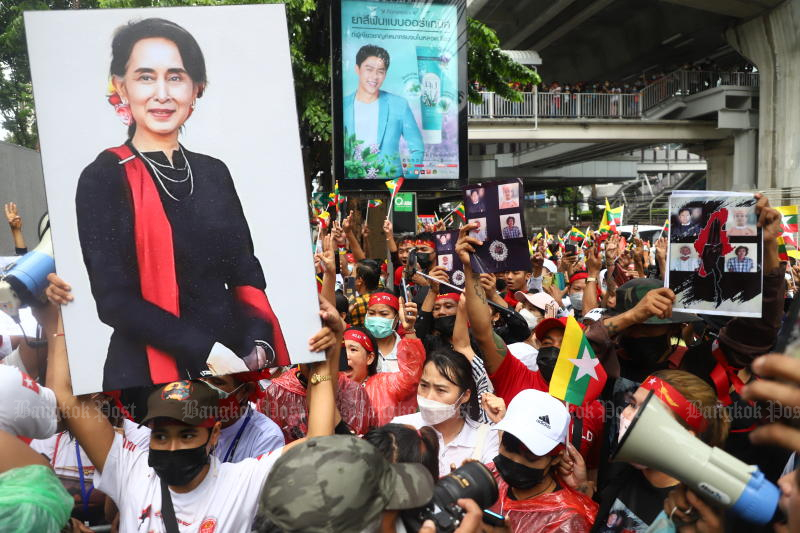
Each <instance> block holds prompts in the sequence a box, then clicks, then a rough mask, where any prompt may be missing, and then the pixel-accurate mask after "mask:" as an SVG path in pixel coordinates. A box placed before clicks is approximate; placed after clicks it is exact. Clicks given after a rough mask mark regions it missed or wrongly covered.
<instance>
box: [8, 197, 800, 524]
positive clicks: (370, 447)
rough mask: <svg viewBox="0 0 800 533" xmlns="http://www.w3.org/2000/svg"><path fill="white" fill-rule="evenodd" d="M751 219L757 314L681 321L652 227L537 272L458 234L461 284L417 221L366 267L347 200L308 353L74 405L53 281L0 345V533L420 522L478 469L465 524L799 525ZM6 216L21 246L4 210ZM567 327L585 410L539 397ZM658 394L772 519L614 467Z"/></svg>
mask: <svg viewBox="0 0 800 533" xmlns="http://www.w3.org/2000/svg"><path fill="white" fill-rule="evenodd" d="M756 209H757V213H758V217H759V218H758V226H759V227H760V228H761V229H762V231H763V239H764V247H763V250H764V252H763V254H762V257H761V258H760V261H761V263H760V268H761V270H762V271H763V274H764V277H763V304H762V312H761V317H760V318H742V317H736V318H731V317H723V316H708V315H695V314H688V313H678V312H673V311H672V307H673V302H674V298H675V294H674V293H673V292H672V291H671V290H670V289H669V288H665V287H664V286H663V285H664V284H663V281H662V279H663V276H664V272H665V270H666V260H667V254H666V250H667V242H666V239H664V238H661V239H659V240H658V241H656V242H655V243H654V246H653V248H652V249H651V248H650V247H649V246H648V243H643V242H642V241H641V240H638V239H635V238H634V239H631V242H629V243H628V242H625V241H624V239H623V238H622V237H621V236H620V235H618V234H612V235H610V236H608V237H607V238H604V239H600V238H596V239H594V240H593V241H592V242H591V244H589V245H587V246H574V245H572V246H570V245H566V246H565V245H564V244H563V243H561V242H559V241H560V239H555V240H553V241H552V242H548V241H546V240H544V239H542V238H538V239H534V240H533V241H532V242H531V257H530V266H529V268H527V269H525V270H521V271H512V272H505V273H497V274H486V273H481V274H479V273H477V272H475V271H473V270H472V267H471V253H472V252H474V250H475V248H476V247H477V246H479V245H480V244H481V243H480V241H478V240H476V239H475V238H473V237H470V236H469V232H470V230H472V229H474V228H475V226H474V225H472V224H468V225H465V226H463V227H461V229H460V232H459V237H458V241H457V243H456V244H455V254H456V255H457V256H458V258H459V259H460V260H461V262H462V263H463V268H464V274H465V276H466V282H465V283H464V289H463V292H461V291H454V290H453V289H452V286H451V285H450V284H449V283H448V275H447V272H446V271H445V269H444V268H443V267H441V266H438V262H437V257H436V246H435V239H434V235H433V234H432V233H431V232H430V231H423V232H421V233H418V234H415V235H408V234H403V235H400V234H395V232H394V228H393V226H392V223H391V222H390V221H388V220H387V221H385V222H384V223H383V228H382V229H383V236H384V237H385V240H386V248H387V249H388V258H386V259H385V258H383V257H375V254H370V250H369V247H368V246H367V243H368V240H369V239H367V237H368V236H369V232H368V230H366V229H364V230H359V229H358V226H357V225H356V223H355V218H356V217H354V214H353V213H352V212H351V213H350V214H349V216H346V217H345V218H344V220H342V221H341V223H339V222H337V221H334V222H333V223H332V224H331V227H330V228H329V229H325V228H321V229H320V232H321V234H320V235H319V242H320V248H321V251H319V252H318V253H316V254H315V266H316V271H317V285H318V291H319V295H320V297H319V316H320V324H318V325H313V326H312V325H309V329H318V331H317V333H316V334H315V335H314V336H313V337H311V339H310V340H309V345H308V347H309V350H311V351H319V352H324V353H325V359H324V360H323V361H320V362H318V363H313V364H305V365H297V366H293V367H286V368H278V369H267V370H264V371H261V372H244V373H239V374H233V375H227V376H208V377H205V378H202V379H200V380H195V381H180V382H173V383H167V384H160V385H155V386H153V387H150V388H147V389H126V390H122V391H106V392H102V393H97V394H92V395H83V396H76V395H75V394H73V391H72V386H71V383H70V372H69V365H68V361H67V353H66V345H65V340H64V330H63V324H62V321H61V315H60V306H62V305H69V302H70V301H72V300H73V298H75V297H80V296H81V295H79V294H73V293H72V290H71V287H70V285H69V280H63V279H61V278H59V277H58V276H57V275H55V274H51V275H50V276H49V278H48V279H49V281H50V285H49V287H48V288H47V290H46V295H47V298H48V303H47V304H43V305H40V306H35V307H34V308H33V312H34V315H35V317H36V319H37V321H38V323H39V325H40V334H39V335H38V340H37V339H33V338H30V339H24V338H22V337H13V336H3V337H2V339H1V342H0V357H1V358H2V364H0V382H2V386H0V448H2V451H3V453H0V531H4V532H6V531H8V532H17V531H19V532H28V531H30V532H58V531H91V530H92V529H90V528H91V527H93V526H98V525H102V524H111V531H123V532H128V531H154V532H161V531H168V532H170V533H172V532H175V531H181V532H189V531H192V532H197V531H199V532H203V533H211V532H226V531H232V532H248V531H259V532H262V531H263V532H267V531H269V532H279V531H286V532H289V531H292V532H294V531H308V532H327V531H330V532H340V531H341V532H360V531H367V532H377V531H380V532H393V531H394V532H398V533H399V532H405V531H407V532H409V533H410V532H412V531H414V532H416V531H422V532H433V531H437V529H436V525H435V524H434V523H433V522H432V521H430V520H419V524H417V525H415V526H411V525H410V524H411V523H415V522H414V521H413V520H410V519H409V516H411V515H414V511H413V510H414V509H417V508H420V507H423V506H425V505H426V504H427V503H428V502H429V501H430V500H431V498H432V497H433V496H434V491H435V489H434V487H435V485H436V483H437V482H439V481H440V480H441V479H442V478H443V477H445V476H447V475H448V474H450V473H451V472H452V471H453V470H456V469H458V468H459V467H462V465H469V464H470V463H471V462H477V463H480V464H482V465H485V466H486V468H487V469H488V472H489V473H490V476H489V478H487V479H486V480H484V482H485V483H490V484H491V483H492V481H491V480H492V479H493V480H494V483H496V486H497V495H496V497H495V498H494V499H493V500H492V502H488V505H487V506H484V507H485V509H486V510H484V509H482V508H481V507H480V506H478V505H477V503H476V502H475V501H474V500H472V499H466V498H463V499H459V500H458V502H457V505H458V507H459V508H460V509H461V512H463V515H464V516H463V520H461V523H460V525H458V526H457V529H455V531H457V532H458V533H470V532H481V531H485V532H503V531H506V532H514V533H520V532H537V531H553V532H556V531H559V532H583V531H598V532H612V531H613V532H617V531H646V530H648V528H649V527H650V526H652V525H653V524H654V523H655V522H656V520H657V518H658V517H659V516H660V515H661V516H664V515H666V516H667V517H668V521H669V522H670V523H671V524H672V525H673V529H672V530H677V531H681V532H684V533H688V532H709V533H711V532H723V531H726V532H727V531H748V532H756V531H770V530H773V528H774V529H775V530H776V531H790V532H800V476H798V472H797V468H796V466H797V463H796V460H795V457H796V456H795V454H794V453H793V452H796V451H798V450H800V431H798V429H795V427H796V426H797V419H796V416H797V414H798V410H800V359H797V358H795V357H792V356H790V355H783V354H777V353H771V352H773V350H774V346H775V343H776V340H777V339H778V336H779V332H781V331H782V330H787V331H791V330H792V329H793V328H795V326H796V325H795V324H794V323H793V322H792V321H791V320H788V319H787V316H788V314H787V310H789V309H790V305H791V303H792V301H793V299H794V297H795V295H796V286H797V283H798V281H800V279H798V278H800V269H798V267H797V266H796V265H794V264H792V265H789V264H787V263H785V262H781V261H779V255H778V244H777V238H778V236H780V235H781V232H782V230H781V226H780V222H781V215H780V213H779V212H778V211H776V210H775V209H774V208H772V207H771V206H770V205H769V202H768V200H767V199H766V198H765V197H762V196H760V195H757V208H756ZM5 213H6V216H7V218H8V222H9V225H10V228H11V230H12V235H13V237H14V246H15V248H16V251H17V253H19V254H24V253H25V252H26V247H25V243H24V240H22V237H21V225H22V221H21V218H20V216H19V213H18V212H17V208H16V206H14V205H13V204H7V205H6V206H5ZM562 278H563V279H564V280H565V284H564V286H563V287H559V284H558V283H556V282H555V280H556V279H562ZM283 281H284V282H288V281H290V280H283ZM294 281H296V282H298V283H299V282H302V280H294ZM308 281H309V283H310V282H312V280H308ZM568 317H574V318H575V319H577V320H578V322H579V324H580V328H581V329H582V331H583V334H584V335H585V338H586V340H587V341H588V343H589V344H590V346H591V347H592V349H593V351H594V353H595V354H596V356H597V357H598V358H599V360H600V363H601V365H602V368H603V370H604V372H605V374H607V376H608V378H607V381H606V383H605V386H604V388H603V390H602V392H601V393H600V394H599V395H598V396H595V397H591V398H587V399H586V401H585V402H584V404H583V405H572V404H565V403H564V402H563V401H561V400H558V399H556V398H555V397H554V396H552V395H550V394H549V392H548V391H549V386H550V381H551V379H552V378H553V375H554V369H555V365H556V361H557V359H558V354H559V350H560V348H561V346H562V342H564V337H565V329H566V327H567V324H568ZM794 355H795V356H796V355H797V354H794ZM720 375H721V376H722V378H720ZM653 383H659V384H661V386H662V388H667V389H668V390H669V391H670V394H671V395H672V396H671V397H669V396H668V397H666V398H665V397H664V396H663V395H659V394H660V393H658V391H657V390H656V388H655V387H654V386H653V385H652V384H653ZM650 391H653V393H654V394H655V395H656V396H657V397H658V398H660V399H661V400H662V401H664V402H665V403H666V404H669V402H670V401H672V400H675V399H679V401H680V402H682V404H684V405H690V406H692V410H691V412H690V414H687V411H686V410H680V409H673V410H672V411H670V412H671V413H672V416H673V417H674V418H675V420H676V421H677V423H678V424H680V425H681V426H682V427H684V428H685V429H686V430H688V431H690V432H691V433H692V434H693V435H694V436H695V437H696V438H697V439H699V440H700V441H702V442H703V443H706V444H708V445H711V446H718V447H720V448H724V449H725V450H726V451H727V452H728V453H730V454H732V455H733V456H734V457H736V458H738V459H740V460H741V461H743V462H745V463H747V464H751V465H757V466H758V468H759V469H760V470H761V472H763V473H764V475H765V476H766V478H767V479H769V480H771V481H772V482H774V483H776V484H778V486H779V487H780V489H781V494H782V496H781V500H780V510H779V511H778V513H777V514H776V515H775V517H774V518H773V520H772V522H771V523H770V524H768V525H765V526H757V525H754V524H751V523H748V521H747V517H746V516H744V517H741V516H735V515H733V514H732V513H731V512H730V511H725V510H724V509H722V508H720V507H717V506H715V505H713V504H711V503H709V501H708V499H706V498H703V497H701V496H699V495H698V494H695V493H694V492H693V491H692V490H691V489H689V488H687V486H686V485H684V484H683V483H681V481H680V480H678V479H676V478H674V477H672V476H671V475H670V474H668V473H665V472H661V471H658V470H655V469H653V468H650V467H648V466H646V465H638V464H629V463H625V462H613V461H612V460H611V459H612V457H613V456H614V454H615V452H616V450H617V444H618V441H619V440H620V438H621V437H622V436H623V435H624V434H625V432H626V431H627V429H628V427H629V425H630V424H631V421H632V420H633V419H634V417H635V416H636V413H637V410H638V409H639V407H640V406H641V405H642V404H643V403H644V402H645V400H646V398H647V396H648V394H649V393H650ZM187 402H189V404H190V405H191V408H187V405H189V404H187ZM776 406H780V407H782V408H783V409H778V410H776V409H775V407H776ZM654 438H656V437H654ZM687 452H688V451H687V450H671V453H673V454H675V456H676V458H677V459H675V460H680V456H681V454H683V453H687ZM487 515H490V516H494V517H498V516H499V517H501V518H500V519H495V520H494V521H493V520H490V519H487ZM414 516H416V515H414ZM423 518H424V517H423Z"/></svg>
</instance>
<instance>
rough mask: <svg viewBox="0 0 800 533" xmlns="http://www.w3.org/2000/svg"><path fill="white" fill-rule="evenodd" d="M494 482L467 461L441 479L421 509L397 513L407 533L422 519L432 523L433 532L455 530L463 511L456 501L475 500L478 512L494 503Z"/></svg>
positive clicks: (478, 465) (482, 468)
mask: <svg viewBox="0 0 800 533" xmlns="http://www.w3.org/2000/svg"><path fill="white" fill-rule="evenodd" d="M497 497H498V492H497V481H495V479H494V476H493V475H492V473H491V472H489V469H488V468H486V467H485V466H483V464H481V463H479V462H475V461H473V462H469V463H466V464H465V465H463V466H461V467H460V468H457V469H456V470H454V471H452V472H451V473H450V474H448V475H446V476H444V477H443V478H441V479H440V480H439V482H438V483H437V484H436V487H435V488H434V490H433V498H431V501H430V502H428V504H427V505H425V506H424V507H420V508H417V509H409V510H407V511H403V512H402V513H401V517H402V520H403V524H404V525H405V527H406V530H407V531H419V529H420V528H421V527H422V523H423V522H425V520H432V521H433V523H434V524H436V531H437V532H442V533H448V532H452V531H455V530H456V528H457V527H458V526H459V525H460V524H461V521H462V520H463V519H464V514H466V511H464V509H462V508H461V507H459V506H458V503H457V502H458V500H459V499H460V498H471V499H473V500H475V502H476V503H477V504H478V506H479V507H480V508H481V509H486V508H488V507H491V506H492V505H494V503H495V502H496V501H497Z"/></svg>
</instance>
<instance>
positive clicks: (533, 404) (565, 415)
mask: <svg viewBox="0 0 800 533" xmlns="http://www.w3.org/2000/svg"><path fill="white" fill-rule="evenodd" d="M568 427H569V411H568V410H567V408H566V406H565V405H564V404H563V403H561V401H560V400H558V399H556V398H554V397H552V396H550V395H549V394H548V393H546V392H542V391H539V390H535V389H526V390H524V391H520V392H519V394H517V395H516V396H514V399H513V400H511V403H510V404H508V409H507V410H506V416H504V417H503V420H501V421H500V423H498V424H497V425H496V426H494V427H493V428H492V430H493V431H505V432H508V433H511V434H512V435H514V436H515V437H516V438H518V439H519V440H520V441H521V442H522V444H524V445H525V447H526V448H528V449H529V450H530V451H531V453H533V454H534V455H538V456H539V457H542V456H544V455H547V454H548V453H550V452H551V451H552V450H553V448H555V447H556V446H558V445H559V444H562V443H563V442H564V441H565V439H566V437H567V428H568Z"/></svg>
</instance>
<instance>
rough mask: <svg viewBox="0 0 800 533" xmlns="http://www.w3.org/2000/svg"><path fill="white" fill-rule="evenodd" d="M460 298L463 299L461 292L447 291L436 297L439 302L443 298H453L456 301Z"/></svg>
mask: <svg viewBox="0 0 800 533" xmlns="http://www.w3.org/2000/svg"><path fill="white" fill-rule="evenodd" d="M460 299H461V293H460V292H446V293H444V294H440V295H439V296H437V297H436V301H437V302H440V301H442V300H453V301H454V302H457V301H459V300H460Z"/></svg>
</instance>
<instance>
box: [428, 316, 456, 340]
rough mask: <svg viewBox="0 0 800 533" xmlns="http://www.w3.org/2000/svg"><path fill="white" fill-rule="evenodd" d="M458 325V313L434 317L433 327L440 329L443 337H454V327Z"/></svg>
mask: <svg viewBox="0 0 800 533" xmlns="http://www.w3.org/2000/svg"><path fill="white" fill-rule="evenodd" d="M455 325H456V315H450V316H440V317H439V318H434V319H433V329H434V330H436V331H438V332H439V334H440V335H442V336H443V337H448V338H450V337H452V336H453V328H454V327H455Z"/></svg>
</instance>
